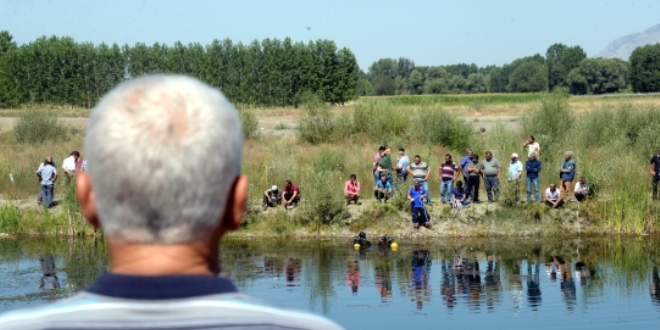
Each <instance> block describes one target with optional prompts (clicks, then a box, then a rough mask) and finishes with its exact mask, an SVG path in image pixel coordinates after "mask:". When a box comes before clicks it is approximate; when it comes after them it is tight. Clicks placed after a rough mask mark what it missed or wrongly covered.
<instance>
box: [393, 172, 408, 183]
mask: <svg viewBox="0 0 660 330" xmlns="http://www.w3.org/2000/svg"><path fill="white" fill-rule="evenodd" d="M396 177H397V178H399V181H403V182H406V181H407V180H408V172H403V173H397V174H396Z"/></svg>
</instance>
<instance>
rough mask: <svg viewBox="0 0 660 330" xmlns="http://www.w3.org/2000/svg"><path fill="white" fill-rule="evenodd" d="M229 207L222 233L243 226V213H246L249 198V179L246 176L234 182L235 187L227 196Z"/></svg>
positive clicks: (222, 222) (221, 224) (226, 209)
mask: <svg viewBox="0 0 660 330" xmlns="http://www.w3.org/2000/svg"><path fill="white" fill-rule="evenodd" d="M227 197H228V198H227V206H226V208H225V214H224V215H223V217H222V221H221V222H220V227H221V230H222V231H226V230H236V229H238V227H240V225H241V219H242V218H243V213H245V204H246V203H247V197H248V178H247V176H245V175H239V176H238V178H236V181H234V185H233V186H232V188H231V189H230V190H229V196H227Z"/></svg>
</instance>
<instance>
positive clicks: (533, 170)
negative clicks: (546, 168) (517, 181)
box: [525, 152, 541, 202]
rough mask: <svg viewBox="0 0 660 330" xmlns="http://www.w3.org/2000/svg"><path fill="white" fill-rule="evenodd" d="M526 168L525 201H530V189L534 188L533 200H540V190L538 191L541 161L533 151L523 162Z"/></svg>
mask: <svg viewBox="0 0 660 330" xmlns="http://www.w3.org/2000/svg"><path fill="white" fill-rule="evenodd" d="M525 168H526V170H527V201H528V202H531V201H532V189H533V190H534V200H535V201H537V202H541V196H540V194H541V192H540V191H539V172H541V161H540V160H538V158H537V155H536V153H535V152H533V153H532V154H531V155H530V156H529V159H527V162H525Z"/></svg>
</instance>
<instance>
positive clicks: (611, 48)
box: [595, 24, 660, 61]
mask: <svg viewBox="0 0 660 330" xmlns="http://www.w3.org/2000/svg"><path fill="white" fill-rule="evenodd" d="M658 42H660V24H658V25H654V26H652V27H650V28H648V29H646V30H644V31H642V32H639V33H634V34H631V35H627V36H625V37H622V38H619V39H616V40H614V41H612V42H610V44H609V45H607V47H605V49H603V50H601V51H600V52H599V53H598V54H596V56H595V57H604V58H613V57H617V58H620V59H622V60H625V61H627V60H628V57H630V53H632V51H633V50H635V48H637V47H639V46H644V45H648V44H655V43H658Z"/></svg>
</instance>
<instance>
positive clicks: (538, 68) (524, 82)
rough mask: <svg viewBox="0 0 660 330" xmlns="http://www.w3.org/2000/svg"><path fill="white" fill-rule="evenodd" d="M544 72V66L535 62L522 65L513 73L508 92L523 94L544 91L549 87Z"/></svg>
mask: <svg viewBox="0 0 660 330" xmlns="http://www.w3.org/2000/svg"><path fill="white" fill-rule="evenodd" d="M544 71H545V70H544V67H543V65H542V64H539V63H537V62H534V61H528V62H525V63H522V64H520V65H519V66H518V67H517V68H516V69H515V71H513V72H512V73H511V76H510V77H509V86H508V87H507V90H508V91H510V92H521V93H528V92H540V91H544V90H545V89H546V86H548V81H547V79H546V75H545V72H544Z"/></svg>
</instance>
